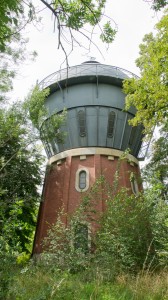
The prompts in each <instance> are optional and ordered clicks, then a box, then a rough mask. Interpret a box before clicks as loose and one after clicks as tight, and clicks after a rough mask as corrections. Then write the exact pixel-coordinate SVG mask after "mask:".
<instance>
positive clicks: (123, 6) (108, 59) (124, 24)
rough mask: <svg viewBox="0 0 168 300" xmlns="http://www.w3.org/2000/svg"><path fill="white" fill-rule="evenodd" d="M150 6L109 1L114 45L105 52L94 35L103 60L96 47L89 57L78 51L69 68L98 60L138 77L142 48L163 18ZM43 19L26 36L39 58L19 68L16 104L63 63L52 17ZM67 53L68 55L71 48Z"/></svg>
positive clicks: (131, 1)
mask: <svg viewBox="0 0 168 300" xmlns="http://www.w3.org/2000/svg"><path fill="white" fill-rule="evenodd" d="M34 2H35V3H36V4H37V6H38V5H39V4H40V1H39V0H35V1H34ZM150 6H151V5H150V4H149V3H147V2H145V1H143V0H108V1H107V7H106V14H107V15H108V16H110V17H111V18H112V19H114V21H115V22H116V24H117V26H118V33H117V35H116V38H115V41H114V42H113V43H112V44H111V45H110V47H109V49H108V51H106V47H105V46H104V45H103V44H102V43H101V42H100V41H99V39H98V36H97V35H96V34H95V35H94V41H95V42H96V44H97V45H98V46H99V48H100V49H101V52H102V53H103V57H102V56H101V54H100V53H99V51H98V50H97V49H96V48H95V47H94V46H93V47H92V48H91V52H90V53H89V54H87V53H86V50H85V49H83V48H80V47H76V48H75V49H74V51H73V53H72V54H71V55H70V57H69V65H70V66H73V65H77V64H80V63H82V62H84V61H86V60H89V59H90V57H95V59H96V60H97V61H99V62H100V63H103V64H109V65H113V66H118V67H121V68H124V69H127V70H129V71H131V72H133V73H135V74H137V75H139V70H138V69H137V68H136V66H135V60H136V58H137V57H138V52H139V44H140V43H141V41H142V39H143V36H144V35H145V34H146V33H149V32H151V31H153V29H154V25H155V24H156V23H157V22H158V21H159V19H160V17H161V13H159V14H156V13H155V12H154V11H153V10H152V9H151V8H150ZM41 15H42V18H43V19H42V25H40V26H38V29H37V28H36V27H35V26H33V25H31V26H28V27H27V28H26V30H25V33H24V34H25V36H27V37H28V38H29V43H28V46H27V48H28V50H29V51H32V50H36V51H37V53H38V57H37V58H36V61H35V62H26V63H24V64H22V66H20V68H19V72H18V73H19V74H18V76H17V79H15V81H14V90H13V92H12V98H13V99H15V100H16V99H19V100H21V99H23V98H24V97H25V96H26V95H27V93H28V92H29V91H30V89H31V87H32V86H33V85H34V84H35V83H36V81H37V80H38V81H41V80H42V79H44V78H45V77H47V76H48V75H49V74H51V73H53V72H55V71H57V70H59V69H60V65H61V63H62V62H63V61H64V54H63V53H62V51H61V50H58V49H57V34H56V33H55V32H54V30H53V19H52V17H51V13H50V12H49V11H48V9H45V10H43V12H42V14H41ZM84 43H86V41H84ZM66 49H67V51H68V45H67V48H66ZM63 67H66V65H65V64H64V65H63V66H62V68H63Z"/></svg>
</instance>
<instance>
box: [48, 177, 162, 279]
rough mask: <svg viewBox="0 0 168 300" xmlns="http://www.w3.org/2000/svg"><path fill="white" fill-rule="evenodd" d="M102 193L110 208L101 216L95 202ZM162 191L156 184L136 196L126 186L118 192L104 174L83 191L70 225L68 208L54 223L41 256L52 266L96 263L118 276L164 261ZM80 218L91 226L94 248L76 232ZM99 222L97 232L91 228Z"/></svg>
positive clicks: (93, 265) (75, 268)
mask: <svg viewBox="0 0 168 300" xmlns="http://www.w3.org/2000/svg"><path fill="white" fill-rule="evenodd" d="M102 194H103V198H104V201H105V205H106V211H105V212H104V213H103V214H102V216H101V215H100V214H98V213H97V212H96V206H97V204H98V203H99V201H100V200H101V195H102ZM158 196H159V194H156V190H155V191H153V193H152V191H151V190H150V192H146V193H145V195H141V194H139V195H138V196H135V195H130V194H129V193H128V191H127V190H126V189H123V190H121V191H118V192H115V194H114V193H113V188H112V187H110V186H109V185H108V184H107V182H106V181H105V180H104V178H100V179H99V181H98V182H96V184H95V185H94V186H93V187H92V190H91V191H90V192H89V193H87V194H86V195H85V196H84V197H83V200H82V202H81V205H80V206H79V207H78V209H77V211H76V212H75V213H74V214H73V215H72V216H71V218H70V220H69V221H68V226H66V225H65V219H66V217H67V216H66V215H64V214H61V215H60V216H59V218H58V219H57V222H56V224H55V225H53V226H51V229H50V230H49V232H48V237H46V238H45V240H44V242H45V248H44V249H45V255H44V258H43V259H44V260H46V261H47V264H50V265H51V266H55V267H57V268H59V269H61V270H69V271H70V272H79V271H81V270H82V269H84V270H86V269H87V270H90V269H91V268H95V269H98V270H99V271H100V272H101V273H102V274H104V277H108V278H114V277H115V276H116V275H117V274H118V273H120V272H127V271H129V272H133V273H137V272H138V271H140V270H142V269H148V268H153V267H154V268H158V266H159V265H166V264H167V258H168V255H167V241H166V236H167V232H168V223H167V222H168V207H167V204H166V203H165V202H164V201H163V200H160V201H159V200H158ZM155 197H156V199H157V200H156V199H155ZM80 224H85V225H87V226H88V228H90V229H89V237H90V238H89V240H88V250H89V249H90V251H88V250H87V251H86V248H85V247H84V248H83V247H82V246H81V245H82V243H81V241H83V240H82V236H78V235H77V236H76V234H78V233H80V231H76V226H78V228H80V227H79V225H80ZM96 224H97V225H96ZM95 225H96V226H97V228H99V229H98V230H97V233H96V234H95V233H94V231H93V226H95ZM81 234H84V232H81ZM83 238H84V236H83ZM76 239H78V242H77V243H76ZM89 241H90V242H89ZM75 245H77V247H75ZM84 245H85V243H83V246H84ZM105 274H106V275H105ZM109 274H110V275H109Z"/></svg>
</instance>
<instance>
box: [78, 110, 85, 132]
mask: <svg viewBox="0 0 168 300" xmlns="http://www.w3.org/2000/svg"><path fill="white" fill-rule="evenodd" d="M78 123H79V134H80V136H85V135H86V118H85V112H84V111H83V110H80V111H79V112H78Z"/></svg>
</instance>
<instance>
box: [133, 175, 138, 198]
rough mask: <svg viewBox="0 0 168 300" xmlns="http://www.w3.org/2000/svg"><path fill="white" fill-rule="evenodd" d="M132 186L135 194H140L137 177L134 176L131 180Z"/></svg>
mask: <svg viewBox="0 0 168 300" xmlns="http://www.w3.org/2000/svg"><path fill="white" fill-rule="evenodd" d="M131 188H132V191H133V193H134V194H135V195H138V193H139V189H138V183H137V181H136V178H135V177H133V178H132V180H131Z"/></svg>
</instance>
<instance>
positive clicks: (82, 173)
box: [79, 170, 86, 190]
mask: <svg viewBox="0 0 168 300" xmlns="http://www.w3.org/2000/svg"><path fill="white" fill-rule="evenodd" d="M85 187H86V171H84V170H82V171H80V173H79V188H80V189H81V190H83V189H85Z"/></svg>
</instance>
